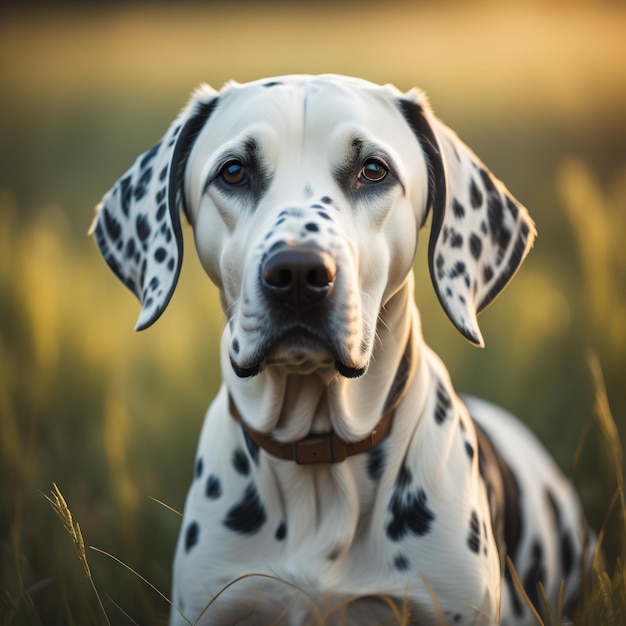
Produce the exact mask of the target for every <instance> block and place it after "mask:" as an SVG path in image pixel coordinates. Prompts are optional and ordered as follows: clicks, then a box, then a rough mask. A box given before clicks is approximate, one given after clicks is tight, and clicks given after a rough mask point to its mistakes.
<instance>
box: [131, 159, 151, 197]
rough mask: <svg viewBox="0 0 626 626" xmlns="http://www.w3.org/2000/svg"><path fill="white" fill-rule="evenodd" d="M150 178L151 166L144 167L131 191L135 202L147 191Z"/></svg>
mask: <svg viewBox="0 0 626 626" xmlns="http://www.w3.org/2000/svg"><path fill="white" fill-rule="evenodd" d="M151 178H152V168H151V167H148V168H147V169H145V170H144V171H143V172H142V174H141V176H140V177H139V180H138V181H137V182H136V183H135V189H134V191H133V196H134V198H135V201H136V202H139V200H141V199H142V198H143V197H144V196H145V195H146V192H147V191H148V184H149V183H150V179H151Z"/></svg>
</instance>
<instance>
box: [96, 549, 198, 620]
mask: <svg viewBox="0 0 626 626" xmlns="http://www.w3.org/2000/svg"><path fill="white" fill-rule="evenodd" d="M89 547H90V548H91V549H92V550H93V551H94V552H98V553H100V554H103V555H104V556H108V557H109V558H110V559H112V560H113V561H115V562H116V563H119V564H120V565H121V566H122V567H125V568H126V569H127V570H128V571H129V572H131V573H132V574H134V575H135V576H137V578H139V580H141V581H142V582H143V583H145V584H146V585H148V587H150V589H152V591H154V592H155V593H156V594H157V595H158V596H160V597H161V598H163V600H165V601H166V602H167V603H168V604H169V605H170V606H171V607H173V608H175V609H176V610H177V611H178V613H179V614H180V616H181V617H182V618H183V619H184V620H185V621H186V622H187V623H188V624H191V622H190V621H189V620H188V619H187V618H186V617H185V615H184V614H183V612H182V611H181V610H180V609H179V608H178V607H177V606H176V605H175V604H174V603H173V602H172V601H171V600H170V599H169V598H168V597H167V596H166V595H165V594H164V593H163V592H162V591H160V590H159V589H157V588H156V587H155V586H154V585H153V584H152V583H151V582H150V581H149V580H148V579H147V578H145V577H144V576H142V575H141V574H140V573H139V572H138V571H136V570H134V569H133V568H132V567H131V566H130V565H127V564H126V563H124V561H122V560H121V559H118V558H117V557H116V556H113V555H112V554H110V553H109V552H107V551H106V550H101V549H100V548H96V547H95V546H89Z"/></svg>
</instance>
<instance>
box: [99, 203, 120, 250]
mask: <svg viewBox="0 0 626 626" xmlns="http://www.w3.org/2000/svg"><path fill="white" fill-rule="evenodd" d="M103 213H104V227H105V228H106V231H107V235H108V236H109V239H110V240H111V242H115V241H117V240H118V239H119V238H120V236H121V234H122V225H121V224H120V223H119V222H118V221H117V220H116V219H115V218H114V217H113V216H112V215H111V214H110V213H109V212H108V211H107V209H104V210H103Z"/></svg>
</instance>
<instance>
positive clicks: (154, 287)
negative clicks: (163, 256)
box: [148, 276, 159, 291]
mask: <svg viewBox="0 0 626 626" xmlns="http://www.w3.org/2000/svg"><path fill="white" fill-rule="evenodd" d="M148 286H149V287H150V289H151V290H152V291H156V290H157V289H158V288H159V279H158V278H157V277H156V276H153V277H152V280H151V281H150V283H149V285H148Z"/></svg>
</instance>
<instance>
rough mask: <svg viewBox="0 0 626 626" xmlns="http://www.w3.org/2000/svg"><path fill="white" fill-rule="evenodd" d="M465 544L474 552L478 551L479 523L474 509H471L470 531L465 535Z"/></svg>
mask: <svg viewBox="0 0 626 626" xmlns="http://www.w3.org/2000/svg"><path fill="white" fill-rule="evenodd" d="M467 545H468V546H469V549H470V550H471V551H472V552H475V553H476V554H478V552H479V551H480V524H479V522H478V515H476V511H472V515H471V516H470V531H469V536H468V537H467Z"/></svg>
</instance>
